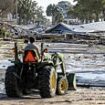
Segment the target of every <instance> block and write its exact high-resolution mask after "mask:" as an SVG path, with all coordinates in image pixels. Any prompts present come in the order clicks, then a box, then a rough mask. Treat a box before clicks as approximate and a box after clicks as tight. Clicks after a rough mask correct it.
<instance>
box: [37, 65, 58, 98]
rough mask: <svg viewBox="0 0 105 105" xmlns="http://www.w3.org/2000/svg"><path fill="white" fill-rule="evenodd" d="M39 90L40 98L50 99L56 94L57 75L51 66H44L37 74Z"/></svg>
mask: <svg viewBox="0 0 105 105" xmlns="http://www.w3.org/2000/svg"><path fill="white" fill-rule="evenodd" d="M39 75H40V76H39V90H40V96H41V97H42V98H51V97H54V96H55V94H56V87H57V73H56V71H55V69H54V67H52V66H46V67H44V68H43V70H42V71H41V72H40V74H39Z"/></svg>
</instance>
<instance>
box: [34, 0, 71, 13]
mask: <svg viewBox="0 0 105 105" xmlns="http://www.w3.org/2000/svg"><path fill="white" fill-rule="evenodd" d="M35 1H36V2H37V3H38V5H39V6H42V7H43V10H44V11H46V7H47V6H48V5H49V4H57V3H58V2H60V1H69V2H71V3H73V0H35Z"/></svg>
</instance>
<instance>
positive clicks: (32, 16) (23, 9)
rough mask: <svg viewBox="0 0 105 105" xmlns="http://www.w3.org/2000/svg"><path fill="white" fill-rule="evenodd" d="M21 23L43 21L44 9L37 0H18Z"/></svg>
mask: <svg viewBox="0 0 105 105" xmlns="http://www.w3.org/2000/svg"><path fill="white" fill-rule="evenodd" d="M18 15H19V24H28V23H29V22H35V21H36V20H37V21H43V18H44V16H43V11H42V8H41V7H39V6H38V5H37V3H36V1H32V0H19V1H18Z"/></svg>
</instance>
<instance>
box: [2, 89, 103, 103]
mask: <svg viewBox="0 0 105 105" xmlns="http://www.w3.org/2000/svg"><path fill="white" fill-rule="evenodd" d="M0 105H105V88H78V89H77V90H76V91H68V93H67V94H66V95H63V96H55V97H54V98H48V99H41V98H40V96H39V95H30V96H24V97H23V98H21V99H14V98H7V97H6V96H4V97H2V98H1V99H0Z"/></svg>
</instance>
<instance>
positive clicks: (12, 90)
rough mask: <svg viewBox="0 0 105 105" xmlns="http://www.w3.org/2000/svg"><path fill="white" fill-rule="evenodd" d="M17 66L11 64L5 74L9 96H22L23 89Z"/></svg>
mask: <svg viewBox="0 0 105 105" xmlns="http://www.w3.org/2000/svg"><path fill="white" fill-rule="evenodd" d="M16 75H17V73H16V67H15V66H10V67H8V68H7V71H6V75H5V89H6V93H7V96H8V97H21V96H22V91H21V88H20V86H19V82H18V81H19V80H18V78H17V77H16Z"/></svg>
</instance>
